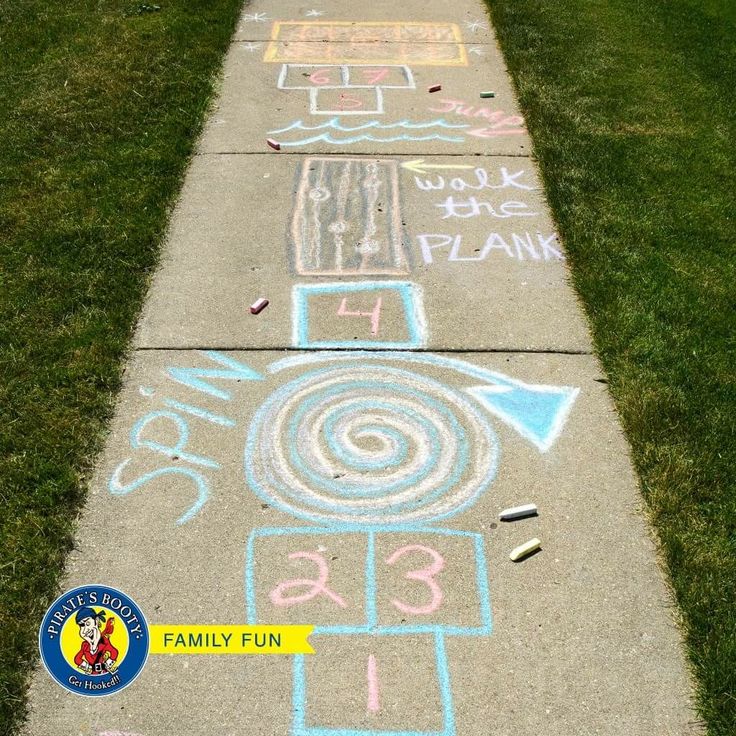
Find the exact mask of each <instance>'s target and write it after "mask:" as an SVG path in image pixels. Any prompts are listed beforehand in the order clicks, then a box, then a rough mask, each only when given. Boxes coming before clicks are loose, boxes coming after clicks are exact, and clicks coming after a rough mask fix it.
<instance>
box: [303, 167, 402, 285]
mask: <svg viewBox="0 0 736 736" xmlns="http://www.w3.org/2000/svg"><path fill="white" fill-rule="evenodd" d="M291 240H292V244H293V268H294V271H295V272H296V273H297V274H300V275H308V276H396V275H402V274H406V273H408V272H409V263H408V259H407V256H406V252H405V246H404V241H403V237H402V228H401V211H400V206H399V184H398V169H397V165H396V162H395V161H391V160H379V159H359V158H342V157H333V158H325V157H310V158H306V159H305V160H304V162H303V163H302V169H301V176H300V180H299V188H298V190H297V194H296V201H295V205H294V212H293V215H292V219H291Z"/></svg>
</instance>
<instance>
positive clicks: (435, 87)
mask: <svg viewBox="0 0 736 736" xmlns="http://www.w3.org/2000/svg"><path fill="white" fill-rule="evenodd" d="M441 89H442V85H441V84H433V85H432V86H431V87H429V89H428V90H427V92H439V91H440V90H441Z"/></svg>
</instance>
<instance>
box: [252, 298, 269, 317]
mask: <svg viewBox="0 0 736 736" xmlns="http://www.w3.org/2000/svg"><path fill="white" fill-rule="evenodd" d="M267 306H268V299H264V298H263V297H261V298H260V299H259V300H258V301H255V302H253V304H251V305H250V313H251V314H258V313H259V312H262V311H263V310H264V309H265V308H266V307H267Z"/></svg>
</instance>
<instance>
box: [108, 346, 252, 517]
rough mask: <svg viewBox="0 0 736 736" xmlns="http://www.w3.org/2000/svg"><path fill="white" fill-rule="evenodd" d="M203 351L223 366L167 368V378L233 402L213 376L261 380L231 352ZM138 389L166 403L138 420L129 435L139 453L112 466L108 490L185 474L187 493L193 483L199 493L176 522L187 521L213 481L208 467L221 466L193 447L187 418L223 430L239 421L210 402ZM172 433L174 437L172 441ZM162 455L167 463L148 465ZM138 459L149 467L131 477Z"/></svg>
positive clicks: (122, 491)
mask: <svg viewBox="0 0 736 736" xmlns="http://www.w3.org/2000/svg"><path fill="white" fill-rule="evenodd" d="M201 354H202V355H204V356H205V357H206V358H208V359H209V360H210V361H212V362H214V363H217V364H219V365H220V366H223V367H219V368H211V367H210V368H192V367H184V368H182V367H179V366H172V367H170V368H168V369H167V371H166V374H167V377H168V378H169V379H170V380H172V381H175V382H176V383H178V384H180V385H183V386H186V387H187V388H188V389H191V390H195V391H199V392H201V393H203V394H206V395H208V396H209V397H214V398H216V399H218V400H221V401H230V400H231V398H232V394H231V392H230V391H228V390H227V389H225V388H223V387H222V385H221V384H220V385H217V384H213V383H212V382H211V381H213V380H215V379H217V380H226V381H234V382H240V381H260V380H263V376H261V375H260V374H259V373H257V372H256V371H254V370H252V369H251V368H250V367H248V366H246V365H244V364H243V363H240V362H239V361H237V360H235V359H234V358H232V357H230V356H229V355H225V354H223V353H218V352H216V351H214V350H208V351H204V352H202V353H201ZM138 392H139V394H140V395H141V396H143V397H144V398H147V399H153V397H154V396H155V397H156V398H155V400H156V401H160V403H161V404H163V406H164V407H165V408H160V409H156V410H153V411H150V412H148V413H147V414H146V415H145V416H143V417H142V418H141V419H139V420H138V421H137V422H135V424H134V425H133V427H132V429H131V430H130V434H129V442H130V448H131V450H133V451H134V453H135V454H134V455H133V456H131V457H128V458H126V459H125V460H123V461H122V462H121V463H120V464H119V465H118V466H117V467H116V468H115V469H114V470H113V472H112V475H111V476H110V479H109V481H108V490H109V491H110V493H111V494H112V495H114V496H127V495H128V494H130V493H133V492H135V491H137V490H139V489H141V488H143V487H144V486H146V485H148V484H149V483H153V482H154V481H156V480H158V479H162V480H164V481H168V482H169V483H170V482H171V481H172V480H173V479H177V480H182V479H185V480H186V486H185V488H186V489H187V492H188V494H191V488H192V487H193V489H194V491H195V495H196V498H195V501H194V502H193V503H192V505H191V506H189V508H188V509H187V510H186V511H185V512H184V513H183V514H182V515H181V516H180V517H179V518H178V519H177V522H176V523H177V524H186V523H187V522H188V521H191V520H192V519H193V518H194V517H195V516H196V515H197V514H198V513H199V512H200V511H201V510H202V508H203V507H204V505H205V503H207V501H208V499H209V496H210V484H209V479H208V475H207V472H206V471H207V470H219V469H220V463H218V462H217V461H216V460H214V459H213V458H209V457H207V456H205V455H202V454H200V453H197V452H194V451H191V450H190V447H189V445H190V441H189V437H190V424H189V422H190V421H192V419H191V417H194V419H196V420H199V421H201V422H207V423H209V424H211V425H213V426H214V427H219V428H225V429H232V428H234V427H235V426H236V422H235V420H233V419H232V418H231V417H228V416H224V415H222V414H219V413H216V412H213V411H211V410H209V409H207V408H206V407H202V406H199V405H194V404H190V403H185V402H182V401H178V400H176V399H172V398H169V397H163V398H162V397H159V396H158V395H157V394H156V392H155V391H154V390H153V389H151V388H149V387H146V386H140V387H139V389H138ZM172 430H173V432H172ZM172 437H175V439H174V440H173V441H172ZM160 458H165V460H164V461H163V462H164V463H165V464H164V466H163V467H157V468H155V469H153V470H150V469H148V468H149V467H150V460H151V459H156V460H159V459H160ZM146 461H148V462H146ZM140 464H144V466H145V467H146V470H144V471H143V472H142V473H141V472H140V471H139V474H138V475H137V476H134V477H133V478H132V479H131V478H130V475H131V473H130V472H129V468H130V466H131V465H134V466H135V465H140ZM192 466H193V467H192ZM124 475H125V476H126V477H127V478H128V479H127V480H123V476H124Z"/></svg>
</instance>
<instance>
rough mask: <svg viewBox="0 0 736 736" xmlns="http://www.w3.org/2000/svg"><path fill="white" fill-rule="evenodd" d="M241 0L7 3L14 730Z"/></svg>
mask: <svg viewBox="0 0 736 736" xmlns="http://www.w3.org/2000/svg"><path fill="white" fill-rule="evenodd" d="M241 5H242V0H167V1H166V2H161V3H160V5H154V4H152V3H151V4H148V3H139V2H129V1H127V0H100V1H99V2H92V1H91V0H81V1H80V2H75V3H68V2H61V1H60V0H23V1H22V2H19V3H4V4H2V5H1V6H0V38H1V41H2V43H1V44H0V59H1V60H2V67H3V74H2V76H1V78H0V102H1V103H2V104H1V105H0V109H1V110H2V112H0V284H1V285H2V289H0V365H1V366H2V381H0V508H1V509H2V513H0V734H3V735H7V734H10V733H14V732H15V731H16V729H17V728H18V726H19V724H20V722H21V720H22V718H23V714H24V711H25V687H26V685H27V680H28V677H29V674H30V672H31V670H32V666H33V664H34V663H35V662H36V661H37V657H38V652H37V630H38V625H39V623H40V621H41V617H42V615H43V612H44V610H45V608H46V606H47V605H48V604H49V603H50V602H51V601H52V600H53V598H54V597H55V595H56V593H57V591H56V585H57V581H58V576H59V574H60V572H61V570H62V569H63V564H64V559H65V556H66V552H67V551H68V550H69V548H70V545H71V543H72V534H73V529H74V523H75V518H76V516H77V513H78V511H79V509H80V507H81V504H82V502H83V498H84V490H85V485H86V481H87V477H88V474H89V472H90V469H91V466H92V463H93V461H94V457H95V455H96V453H97V452H98V451H99V449H100V448H101V444H102V440H103V437H104V433H105V431H106V426H107V421H108V419H109V417H110V414H111V411H112V406H113V400H114V397H115V395H116V393H117V390H118V387H119V384H120V378H121V371H122V365H123V360H124V356H125V352H126V349H127V348H128V345H129V342H130V338H131V335H132V329H133V327H134V324H135V321H136V318H137V315H138V313H139V309H140V306H141V303H142V299H143V296H144V294H145V289H146V285H147V281H148V276H149V274H150V273H151V272H152V270H153V268H154V267H155V264H156V259H157V255H158V251H159V245H160V243H161V241H162V239H163V235H164V232H165V228H166V225H167V219H168V211H169V208H170V207H171V205H172V204H173V201H174V198H175V196H176V194H177V192H178V190H179V187H180V183H181V180H182V177H183V173H184V171H185V169H186V166H187V163H188V161H189V157H190V154H191V152H192V148H193V144H194V142H195V140H196V137H197V134H198V132H199V130H200V129H201V125H202V122H203V120H204V116H205V112H206V109H207V106H208V102H209V100H210V99H211V97H212V92H213V86H214V79H215V75H216V73H217V71H218V70H219V67H220V64H221V61H222V58H223V55H224V52H225V50H226V48H227V45H228V42H229V39H230V37H231V35H232V33H233V30H234V28H235V23H236V20H237V17H238V12H239V10H240V7H241Z"/></svg>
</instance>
